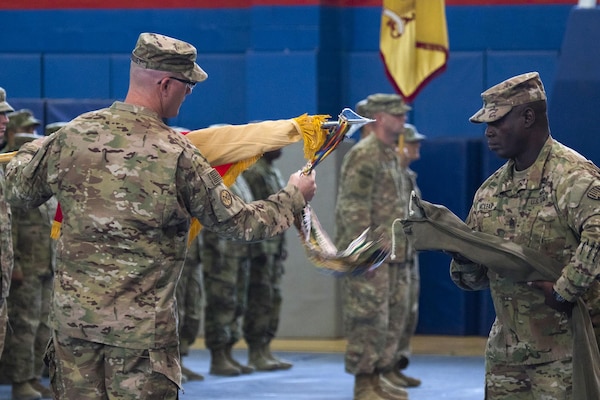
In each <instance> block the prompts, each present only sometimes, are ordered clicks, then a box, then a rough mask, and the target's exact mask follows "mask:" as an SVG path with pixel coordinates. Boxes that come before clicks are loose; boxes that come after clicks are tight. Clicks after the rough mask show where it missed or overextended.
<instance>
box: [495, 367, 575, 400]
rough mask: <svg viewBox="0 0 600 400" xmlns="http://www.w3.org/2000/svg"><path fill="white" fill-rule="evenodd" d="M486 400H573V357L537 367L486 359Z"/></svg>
mask: <svg viewBox="0 0 600 400" xmlns="http://www.w3.org/2000/svg"><path fill="white" fill-rule="evenodd" d="M485 369H486V377H485V398H486V400H537V399H544V400H570V399H572V398H573V382H572V380H571V376H572V374H573V363H572V360H571V359H570V358H569V359H567V360H559V361H554V362H550V363H545V364H536V365H506V364H495V363H493V362H491V361H490V360H486V368H485Z"/></svg>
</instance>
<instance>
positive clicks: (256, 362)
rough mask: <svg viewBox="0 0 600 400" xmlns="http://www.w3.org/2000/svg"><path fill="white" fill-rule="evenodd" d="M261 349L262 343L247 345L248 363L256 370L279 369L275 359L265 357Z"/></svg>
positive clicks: (262, 347)
mask: <svg viewBox="0 0 600 400" xmlns="http://www.w3.org/2000/svg"><path fill="white" fill-rule="evenodd" d="M263 349H264V346H263V345H258V346H251V345H248V365H249V366H251V367H253V368H254V369H255V370H257V371H276V370H277V369H279V368H278V365H277V363H276V362H275V361H272V360H270V359H268V358H267V357H265V354H264V352H263Z"/></svg>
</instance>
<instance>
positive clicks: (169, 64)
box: [131, 33, 208, 82]
mask: <svg viewBox="0 0 600 400" xmlns="http://www.w3.org/2000/svg"><path fill="white" fill-rule="evenodd" d="M196 55H197V53H196V48H195V47H194V46H192V45H191V44H189V43H187V42H184V41H182V40H179V39H174V38H171V37H168V36H164V35H160V34H158V33H142V34H140V36H139V37H138V40H137V43H136V45H135V49H133V51H132V52H131V61H133V62H134V63H136V64H138V65H139V66H141V67H142V68H146V69H153V70H157V71H167V72H176V73H180V74H182V75H183V76H184V77H185V78H186V79H189V80H190V81H194V82H202V81H203V80H205V79H206V78H208V75H207V74H206V72H204V70H203V69H202V68H200V66H199V65H198V64H196Z"/></svg>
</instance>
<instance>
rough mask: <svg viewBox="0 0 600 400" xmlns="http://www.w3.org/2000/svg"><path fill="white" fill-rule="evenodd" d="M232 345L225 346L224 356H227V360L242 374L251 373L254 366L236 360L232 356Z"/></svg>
mask: <svg viewBox="0 0 600 400" xmlns="http://www.w3.org/2000/svg"><path fill="white" fill-rule="evenodd" d="M232 350H233V345H232V344H230V345H227V346H225V357H227V360H228V361H229V362H230V363H231V364H233V365H235V366H236V367H237V368H238V369H239V370H240V371H241V372H242V374H251V373H253V372H254V368H253V367H251V366H249V365H244V364H242V363H240V362H239V361H238V360H236V359H235V358H233V353H232Z"/></svg>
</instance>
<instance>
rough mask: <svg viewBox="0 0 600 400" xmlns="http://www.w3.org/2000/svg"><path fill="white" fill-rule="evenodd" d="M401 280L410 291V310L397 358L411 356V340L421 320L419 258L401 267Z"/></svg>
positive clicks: (408, 295)
mask: <svg viewBox="0 0 600 400" xmlns="http://www.w3.org/2000/svg"><path fill="white" fill-rule="evenodd" d="M399 273H400V275H401V277H400V281H405V282H406V290H407V291H408V294H407V297H408V307H407V309H408V311H407V316H406V323H405V324H404V332H403V333H401V334H400V342H399V343H398V351H397V354H396V359H397V360H400V359H401V358H410V354H411V348H410V340H411V339H412V337H413V336H414V334H415V331H416V329H417V323H418V322H419V294H420V291H421V277H420V274H419V259H418V258H416V257H415V259H414V262H407V263H406V267H405V268H400V269H399Z"/></svg>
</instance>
